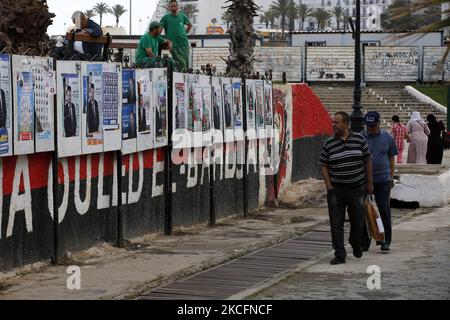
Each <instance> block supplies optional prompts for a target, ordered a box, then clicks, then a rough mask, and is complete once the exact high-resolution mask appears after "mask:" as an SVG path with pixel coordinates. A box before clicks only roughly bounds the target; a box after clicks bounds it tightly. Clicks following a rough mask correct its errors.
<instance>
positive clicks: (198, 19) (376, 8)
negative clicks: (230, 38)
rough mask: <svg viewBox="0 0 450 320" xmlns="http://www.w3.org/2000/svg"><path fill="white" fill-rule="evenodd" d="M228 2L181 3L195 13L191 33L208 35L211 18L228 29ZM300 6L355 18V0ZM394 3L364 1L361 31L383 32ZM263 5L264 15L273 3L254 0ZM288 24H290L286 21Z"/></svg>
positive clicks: (162, 3) (301, 0)
mask: <svg viewBox="0 0 450 320" xmlns="http://www.w3.org/2000/svg"><path fill="white" fill-rule="evenodd" d="M168 2H169V0H159V3H158V5H157V8H156V11H155V13H154V15H153V18H152V19H153V20H160V19H161V18H162V17H163V16H164V15H165V14H166V13H167V4H168ZM225 2H226V0H178V3H179V5H180V6H181V7H183V6H186V5H189V6H190V7H191V8H194V10H192V11H191V13H190V19H191V22H192V24H193V29H192V34H206V33H207V28H208V25H209V24H211V20H212V19H214V18H215V19H217V26H222V27H223V28H224V29H225V30H226V26H227V22H226V21H223V20H222V15H223V13H224V11H225V9H223V7H224V6H226V4H225ZM294 2H295V3H296V4H297V5H298V4H306V5H307V6H308V7H310V8H313V9H314V8H324V9H326V10H329V11H331V10H333V8H334V7H342V8H344V10H345V13H346V15H347V16H349V17H353V18H354V17H355V15H356V11H355V0H294ZM392 2H393V0H361V29H362V30H380V29H381V19H380V17H381V14H382V13H383V12H385V11H386V10H387V8H388V6H389V5H390V4H391V3H392ZM255 3H256V4H257V5H258V6H260V8H261V12H264V11H267V10H268V9H269V8H270V5H271V4H272V3H273V0H255ZM254 23H255V28H256V29H265V28H266V25H265V24H264V23H261V22H260V20H259V17H256V18H255V21H254ZM286 23H288V21H286ZM300 24H301V23H300V20H296V21H295V31H299V30H300V28H301V27H300ZM275 25H276V28H277V29H278V28H280V26H279V19H278V20H277V21H276V23H275ZM340 28H341V29H344V23H343V22H341V23H340ZM304 29H305V30H317V21H316V20H315V19H314V18H311V17H309V18H307V20H306V21H305V26H304ZM325 29H326V30H335V29H337V22H336V18H335V17H334V16H332V18H331V19H330V22H329V24H328V25H327V26H326V28H325Z"/></svg>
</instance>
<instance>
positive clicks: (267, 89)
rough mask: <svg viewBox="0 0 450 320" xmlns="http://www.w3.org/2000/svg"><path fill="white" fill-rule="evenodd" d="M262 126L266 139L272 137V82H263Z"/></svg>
mask: <svg viewBox="0 0 450 320" xmlns="http://www.w3.org/2000/svg"><path fill="white" fill-rule="evenodd" d="M264 125H265V127H266V131H267V137H272V136H273V132H272V130H273V96H272V81H264Z"/></svg>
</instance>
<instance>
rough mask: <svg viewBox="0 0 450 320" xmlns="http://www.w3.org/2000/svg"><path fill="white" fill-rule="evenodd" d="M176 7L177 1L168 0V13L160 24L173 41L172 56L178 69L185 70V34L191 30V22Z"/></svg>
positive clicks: (187, 53)
mask: <svg viewBox="0 0 450 320" xmlns="http://www.w3.org/2000/svg"><path fill="white" fill-rule="evenodd" d="M178 9H179V8H178V3H177V1H176V0H170V2H169V10H170V13H169V14H166V15H165V16H164V17H163V18H162V19H161V24H162V25H163V27H164V30H165V31H166V38H167V39H169V40H170V41H172V43H173V52H172V56H173V58H174V60H175V61H177V62H178V69H179V71H185V72H186V71H188V69H189V41H188V37H187V34H188V33H189V31H191V29H192V24H191V22H190V21H189V18H188V17H186V15H185V14H184V13H181V12H178V11H179V10H178ZM185 26H187V28H185Z"/></svg>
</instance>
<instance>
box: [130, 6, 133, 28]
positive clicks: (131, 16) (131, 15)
mask: <svg viewBox="0 0 450 320" xmlns="http://www.w3.org/2000/svg"><path fill="white" fill-rule="evenodd" d="M132 4H133V1H132V0H130V36H131V35H132V34H133V32H132V29H133V27H132V24H133V23H132V21H133V11H132Z"/></svg>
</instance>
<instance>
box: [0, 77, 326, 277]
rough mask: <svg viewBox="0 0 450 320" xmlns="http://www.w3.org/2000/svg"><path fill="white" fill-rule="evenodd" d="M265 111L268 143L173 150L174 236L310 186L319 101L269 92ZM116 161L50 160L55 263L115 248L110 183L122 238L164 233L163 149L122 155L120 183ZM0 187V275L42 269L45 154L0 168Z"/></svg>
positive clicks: (295, 88)
mask: <svg viewBox="0 0 450 320" xmlns="http://www.w3.org/2000/svg"><path fill="white" fill-rule="evenodd" d="M273 112H274V117H273V124H274V128H275V129H277V130H276V131H275V132H276V134H277V136H273V137H269V138H267V139H259V140H250V141H247V143H246V144H245V143H243V142H242V141H241V142H239V141H237V142H236V141H235V142H227V143H220V144H216V145H213V146H209V147H198V148H186V149H181V150H177V152H179V154H180V157H181V158H183V159H186V160H187V161H185V163H181V164H174V165H173V167H172V199H171V206H172V225H173V226H174V227H177V226H190V225H193V224H197V223H210V222H211V212H212V210H213V211H214V215H215V218H216V219H220V218H222V217H226V216H230V215H243V214H244V209H245V207H246V210H248V211H250V212H251V211H252V210H254V209H256V208H259V207H261V206H266V205H270V204H271V203H273V201H274V199H275V198H276V197H277V195H278V194H279V193H280V192H281V191H282V190H283V188H286V187H288V186H289V185H290V184H291V183H293V182H295V181H298V180H300V179H306V178H309V177H315V178H317V177H319V167H318V163H317V159H318V154H319V152H320V146H321V142H322V141H323V139H324V138H325V137H326V136H327V135H329V134H331V122H330V118H329V116H328V114H327V113H326V111H325V109H324V108H323V106H322V104H321V103H320V100H319V99H318V98H317V97H316V96H315V95H314V93H313V92H312V91H311V90H310V88H309V87H308V86H306V85H303V84H296V85H277V86H274V90H273ZM245 147H246V148H247V149H246V152H244V148H245ZM205 154H206V155H209V156H210V157H211V158H212V159H213V160H214V163H215V164H214V165H213V166H210V165H209V163H208V162H205V161H204V159H205V158H208V156H206V157H205ZM267 154H268V155H269V158H271V159H276V160H274V161H275V162H276V163H277V168H278V170H277V171H276V172H274V173H273V174H270V171H269V174H268V173H267V172H268V171H267V168H266V167H267V165H266V164H264V163H263V161H262V160H261V159H263V158H264V157H262V155H267ZM116 155H117V153H115V152H108V153H100V154H92V155H82V156H77V157H69V158H61V159H59V168H58V177H59V184H58V200H59V201H58V202H59V203H58V207H59V209H58V216H59V217H58V222H59V254H60V255H64V254H65V253H66V252H68V251H71V252H73V251H77V250H84V249H87V248H89V247H92V246H94V245H96V244H99V243H102V242H108V243H112V244H115V242H116V241H117V236H118V232H117V230H118V224H119V220H118V201H119V198H120V197H119V195H118V194H117V190H118V188H117V185H118V183H119V180H121V189H122V195H121V198H122V206H121V217H122V221H121V222H120V224H121V226H122V229H123V236H124V238H125V239H131V238H133V237H137V236H142V235H145V234H148V233H161V232H164V230H165V211H166V196H167V195H166V194H165V192H164V191H165V185H164V181H165V179H164V175H165V168H164V158H165V149H164V148H159V149H154V150H148V151H144V152H138V153H131V154H129V155H126V156H123V158H122V170H121V171H122V177H121V179H119V177H118V168H117V158H116ZM245 155H246V159H244V158H243V157H245ZM189 159H197V160H198V161H197V162H196V161H188V160H189ZM237 159H241V161H235V160H237ZM210 168H212V172H210ZM0 181H1V183H0V193H1V195H2V197H0V208H1V210H0V270H2V271H3V270H9V269H11V268H14V267H17V266H22V265H25V264H29V263H32V262H36V261H48V260H49V259H50V258H51V257H52V256H53V255H54V250H53V248H54V246H53V243H54V233H53V230H54V222H53V205H52V204H53V192H52V188H53V173H52V156H51V153H38V154H32V155H21V156H11V157H5V158H2V159H0ZM211 182H212V183H211ZM244 191H245V192H244ZM244 195H246V197H244ZM211 197H212V198H211ZM211 200H213V201H211ZM211 205H213V208H212V207H211Z"/></svg>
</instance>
